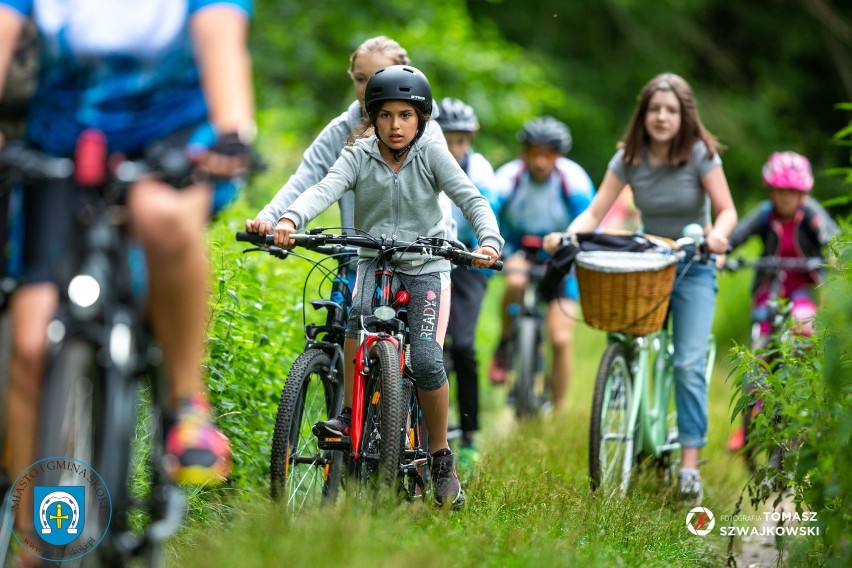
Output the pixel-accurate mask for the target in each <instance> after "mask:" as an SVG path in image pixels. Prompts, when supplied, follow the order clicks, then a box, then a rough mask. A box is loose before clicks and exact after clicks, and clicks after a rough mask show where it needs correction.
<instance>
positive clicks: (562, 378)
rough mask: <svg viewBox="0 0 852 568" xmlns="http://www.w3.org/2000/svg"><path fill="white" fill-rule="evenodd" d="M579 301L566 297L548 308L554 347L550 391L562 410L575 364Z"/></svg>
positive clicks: (557, 406) (554, 402)
mask: <svg viewBox="0 0 852 568" xmlns="http://www.w3.org/2000/svg"><path fill="white" fill-rule="evenodd" d="M576 317H577V303H576V302H574V301H572V300H568V299H565V298H560V299H557V300H554V301H553V302H551V303H550V306H549V307H548V310H547V333H548V335H549V336H550V343H551V346H552V348H553V364H552V366H551V369H550V392H551V396H552V399H553V407H554V409H555V410H560V409H561V408H562V406H563V404H564V402H565V395H566V394H567V392H568V385H569V383H570V380H571V371H572V369H573V364H574V341H573V340H574V321H575V319H576Z"/></svg>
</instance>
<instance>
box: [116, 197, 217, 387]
mask: <svg viewBox="0 0 852 568" xmlns="http://www.w3.org/2000/svg"><path fill="white" fill-rule="evenodd" d="M129 205H130V211H131V217H132V223H133V230H134V233H135V234H136V236H137V237H138V238H139V239H140V241H141V242H142V245H143V247H144V249H145V254H146V258H147V262H148V278H149V300H150V301H149V304H150V315H151V325H152V328H153V331H154V335H155V337H156V338H157V340H158V343H159V344H160V346H161V348H162V350H163V359H164V363H165V368H166V372H167V376H168V379H169V384H170V390H171V395H172V399H173V400H174V401H175V402H177V401H179V400H181V399H183V398H186V397H188V396H191V395H193V394H198V393H204V392H205V387H204V381H203V379H202V361H203V357H204V335H205V332H206V329H207V321H208V316H209V312H208V310H209V308H208V297H209V283H208V278H209V274H208V270H209V267H208V261H207V255H206V252H207V249H206V246H207V245H206V242H205V239H204V233H205V230H206V227H207V217H208V212H209V211H210V190H209V189H208V188H207V187H206V186H194V187H191V188H187V189H184V190H181V191H175V190H174V189H173V188H171V187H169V186H168V185H165V184H162V183H157V182H143V183H140V184H139V185H138V186H137V187H136V188H134V190H133V192H132V193H131V195H130V199H129Z"/></svg>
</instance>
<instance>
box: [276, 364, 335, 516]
mask: <svg viewBox="0 0 852 568" xmlns="http://www.w3.org/2000/svg"><path fill="white" fill-rule="evenodd" d="M336 367H337V368H333V367H332V364H331V358H330V357H329V355H328V354H327V353H326V352H324V351H322V350H319V349H309V350H307V351H305V352H304V353H302V354H301V355H299V357H297V358H296V361H295V362H294V363H293V366H292V367H291V368H290V372H289V373H288V374H287V380H286V381H285V383H284V388H283V389H282V391H281V399H280V400H279V402H278V413H277V415H276V417H275V429H274V431H273V435H272V457H271V460H270V468H269V469H270V489H271V493H272V497H273V499H276V500H278V501H283V502H284V503H285V505H286V507H287V509H288V510H290V511H291V512H292V513H297V512H298V511H300V510H302V509H303V508H305V507H307V506H312V507H316V506H319V505H321V504H322V503H323V502H327V501H334V500H335V499H336V498H337V493H338V488H339V485H340V478H341V471H342V465H341V462H342V461H343V452H340V451H323V450H320V449H319V446H318V440H317V438H316V436H314V435H313V433H312V432H311V428H312V427H313V425H314V424H315V423H316V422H318V421H320V420H327V419H329V418H333V417H335V416H337V414H338V413H339V412H340V410H341V409H340V406H341V403H342V396H343V393H342V385H341V383H340V380H342V378H343V365H342V363H341V362H340V361H338V363H337V365H336ZM335 375H336V376H337V377H339V378H337V379H336V378H335Z"/></svg>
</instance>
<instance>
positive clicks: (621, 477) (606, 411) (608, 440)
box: [589, 342, 637, 495]
mask: <svg viewBox="0 0 852 568" xmlns="http://www.w3.org/2000/svg"><path fill="white" fill-rule="evenodd" d="M634 396H635V393H634V392H633V377H632V375H631V373H630V358H629V356H628V353H627V349H626V348H625V346H624V344H622V343H620V342H612V343H610V344H609V345H608V346H607V348H606V351H605V352H604V354H603V357H602V358H601V362H600V366H599V367H598V373H597V376H596V378H595V390H594V396H593V398H592V418H591V427H590V429H589V477H590V481H591V487H592V489H594V490H597V489H602V490H604V491H606V492H607V493H614V492H616V491H618V492H620V493H621V494H622V495H623V494H625V493H626V492H627V488H628V487H629V485H630V478H631V474H632V469H633V464H634V457H635V456H634V449H635V443H636V433H637V428H636V425H632V426H631V425H630V408H631V406H632V404H633V397H634Z"/></svg>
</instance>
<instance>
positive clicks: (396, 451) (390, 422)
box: [365, 341, 406, 488]
mask: <svg viewBox="0 0 852 568" xmlns="http://www.w3.org/2000/svg"><path fill="white" fill-rule="evenodd" d="M372 358H374V359H375V361H374V363H373V365H374V367H377V368H376V369H374V372H377V373H379V374H380V375H381V380H382V392H381V397H380V402H381V410H382V420H381V423H380V424H379V432H380V434H381V440H382V441H381V446H380V447H379V467H378V481H379V482H380V483H381V485H382V486H383V487H385V488H389V487H393V486H394V484H395V482H396V478H397V475H398V474H399V465H400V463H401V461H402V443H403V441H402V435H403V432H402V429H403V425H404V424H405V416H404V415H403V413H404V412H406V409H405V408H404V402H405V401H404V400H403V394H402V376H401V369H400V365H399V352H398V351H397V349H396V348H395V347H394V345H393V344H392V343H391V342H389V341H379V342H377V343H375V344H374V345H373V347H372V349H371V359H372ZM371 391H373V392H374V389H373V388H368V389H367V392H366V393H365V395H366V397H367V400H366V401H365V402H369V400H370V399H371V398H372V394H373V392H371ZM365 408H367V405H366V404H365ZM365 414H366V413H365ZM366 434H367V432H366V429H365V437H366Z"/></svg>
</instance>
